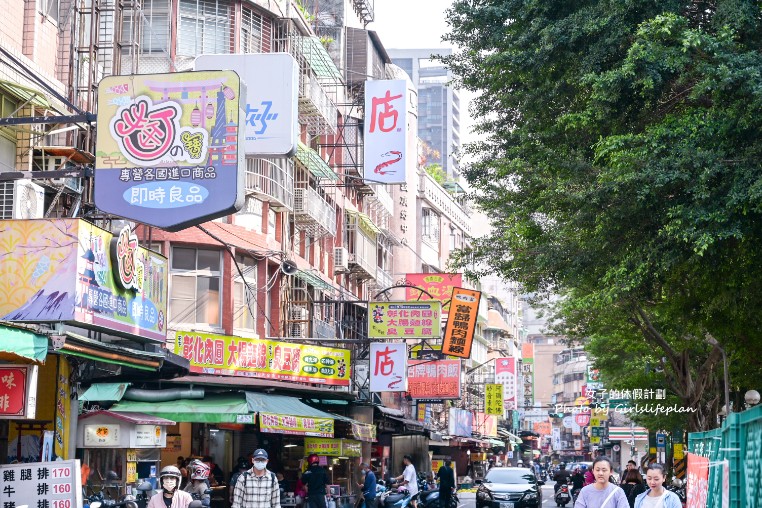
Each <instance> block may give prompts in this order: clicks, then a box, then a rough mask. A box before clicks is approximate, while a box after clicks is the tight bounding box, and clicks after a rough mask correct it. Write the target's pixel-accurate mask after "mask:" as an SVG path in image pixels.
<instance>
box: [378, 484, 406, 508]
mask: <svg viewBox="0 0 762 508" xmlns="http://www.w3.org/2000/svg"><path fill="white" fill-rule="evenodd" d="M412 499H413V496H412V495H410V491H409V490H408V489H407V488H406V487H398V488H396V489H395V488H390V489H389V490H387V491H386V492H384V493H383V495H382V496H381V500H380V506H381V508H407V506H408V505H409V504H410V501H411V500H412Z"/></svg>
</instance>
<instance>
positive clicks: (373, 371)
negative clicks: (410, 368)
mask: <svg viewBox="0 0 762 508" xmlns="http://www.w3.org/2000/svg"><path fill="white" fill-rule="evenodd" d="M370 391H371V392H406V391H407V345H406V344H404V343H397V344H390V343H388V342H372V343H371V344H370Z"/></svg>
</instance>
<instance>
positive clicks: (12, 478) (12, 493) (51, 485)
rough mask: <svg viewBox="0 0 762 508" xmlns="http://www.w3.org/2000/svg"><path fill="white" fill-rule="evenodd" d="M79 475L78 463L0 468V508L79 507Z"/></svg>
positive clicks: (80, 478) (60, 462)
mask: <svg viewBox="0 0 762 508" xmlns="http://www.w3.org/2000/svg"><path fill="white" fill-rule="evenodd" d="M80 472H81V469H80V464H79V460H60V461H56V462H27V463H23V464H10V465H0V492H1V493H2V501H3V506H4V507H12V506H17V507H22V506H28V507H43V506H44V507H49V508H76V507H77V506H82V475H81V474H80Z"/></svg>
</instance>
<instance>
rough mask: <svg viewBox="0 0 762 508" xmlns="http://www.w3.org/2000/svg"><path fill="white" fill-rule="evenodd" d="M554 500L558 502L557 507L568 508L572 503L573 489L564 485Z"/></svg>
mask: <svg viewBox="0 0 762 508" xmlns="http://www.w3.org/2000/svg"><path fill="white" fill-rule="evenodd" d="M553 500H554V501H555V502H556V506H562V507H563V506H566V505H567V504H569V503H571V502H572V496H571V488H570V487H569V485H567V484H565V483H564V484H562V485H561V486H560V487H559V488H558V490H557V491H556V494H555V495H554V496H553Z"/></svg>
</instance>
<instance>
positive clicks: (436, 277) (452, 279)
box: [405, 273, 463, 314]
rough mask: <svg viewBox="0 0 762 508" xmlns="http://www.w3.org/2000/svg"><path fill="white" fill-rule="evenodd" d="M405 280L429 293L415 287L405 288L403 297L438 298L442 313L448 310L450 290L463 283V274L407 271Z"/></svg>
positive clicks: (418, 298)
mask: <svg viewBox="0 0 762 508" xmlns="http://www.w3.org/2000/svg"><path fill="white" fill-rule="evenodd" d="M405 280H406V281H407V282H408V283H409V284H413V285H414V286H418V287H419V288H421V289H423V290H425V291H426V292H428V293H429V294H430V295H431V298H429V296H428V295H427V294H426V293H421V292H420V291H418V290H417V289H416V288H405V299H406V300H408V301H413V300H418V301H422V300H432V299H433V300H439V301H440V302H442V313H444V314H446V313H448V312H449V311H450V299H452V290H453V288H455V287H459V286H461V285H462V284H463V274H460V273H408V274H407V275H406V276H405Z"/></svg>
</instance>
